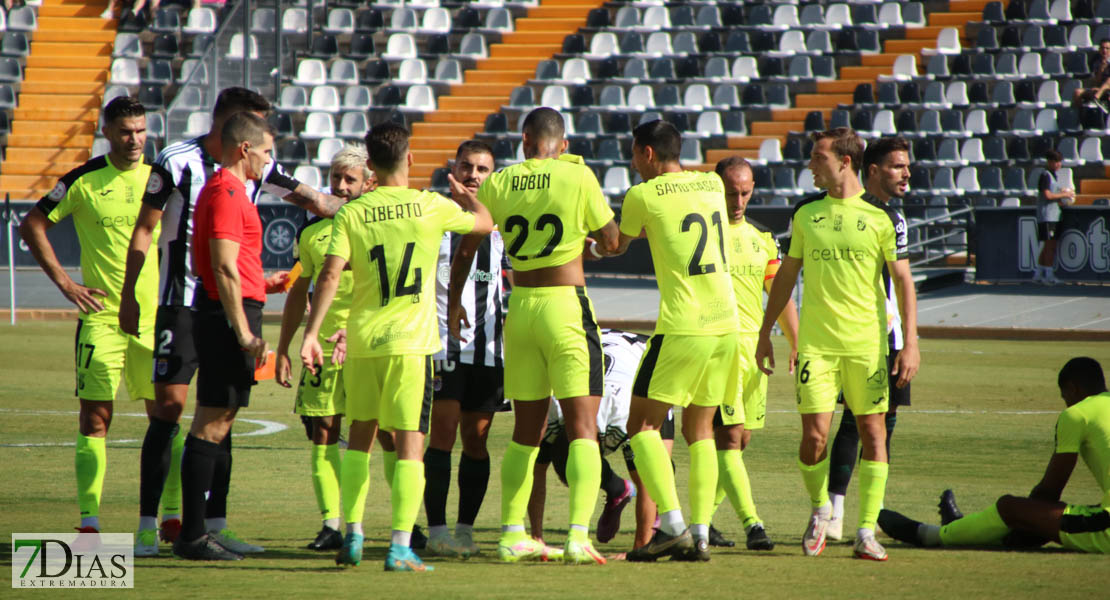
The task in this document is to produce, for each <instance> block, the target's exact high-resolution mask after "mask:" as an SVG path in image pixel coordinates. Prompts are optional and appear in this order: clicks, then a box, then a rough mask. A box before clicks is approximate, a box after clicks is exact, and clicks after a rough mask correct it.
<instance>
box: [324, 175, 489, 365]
mask: <svg viewBox="0 0 1110 600" xmlns="http://www.w3.org/2000/svg"><path fill="white" fill-rule="evenodd" d="M474 223H475V216H474V215H473V214H471V213H468V212H466V211H464V210H463V209H462V208H461V207H459V205H458V204H455V203H454V202H452V201H451V200H448V199H447V198H444V197H443V196H440V195H439V194H436V193H435V192H428V191H419V190H413V189H409V188H403V187H387V186H383V187H379V188H377V189H375V190H374V191H372V192H368V193H366V194H364V195H362V196H360V197H359V198H357V199H355V200H352V201H350V202H348V203H347V204H345V205H343V207H342V208H340V209H339V212H338V213H336V215H335V222H334V225H333V226H332V233H331V246H330V247H329V248H328V254H329V255H332V256H338V257H341V258H343V259H345V260H346V261H347V262H348V263H350V265H351V276H352V279H353V281H354V292H353V293H354V296H353V298H352V300H351V313H350V316H349V317H348V319H347V354H348V356H351V357H354V358H372V357H375V356H399V355H406V354H409V355H411V354H417V355H421V354H434V353H435V352H438V351H439V349H440V342H439V326H438V324H437V321H436V288H435V276H436V262H437V261H438V260H439V243H440V239H441V238H442V237H443V233H444V232H445V231H455V232H458V233H470V232H471V231H473V229H474Z"/></svg>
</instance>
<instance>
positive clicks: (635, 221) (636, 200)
mask: <svg viewBox="0 0 1110 600" xmlns="http://www.w3.org/2000/svg"><path fill="white" fill-rule="evenodd" d="M643 229H644V197H643V194H641V193H640V186H633V187H632V189H630V190H628V193H627V194H625V195H624V203H623V204H622V205H621V233H623V234H624V235H627V236H629V237H639V236H640V232H641V231H643Z"/></svg>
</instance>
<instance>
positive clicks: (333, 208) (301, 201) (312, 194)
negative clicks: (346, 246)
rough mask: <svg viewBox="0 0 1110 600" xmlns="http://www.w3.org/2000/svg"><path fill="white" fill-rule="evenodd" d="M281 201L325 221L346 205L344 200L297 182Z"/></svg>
mask: <svg viewBox="0 0 1110 600" xmlns="http://www.w3.org/2000/svg"><path fill="white" fill-rule="evenodd" d="M294 181H295V180H294ZM282 200H285V201H286V202H288V203H290V204H293V205H295V206H299V207H301V208H303V209H305V210H307V211H308V212H310V213H312V214H314V215H317V216H320V217H324V218H325V219H330V218H332V217H334V216H335V213H337V212H339V207H341V206H343V205H344V204H345V203H346V200H344V199H342V198H340V197H338V196H332V195H331V194H324V193H322V192H320V191H318V190H314V189H312V187H311V186H308V185H305V184H303V183H301V182H299V181H298V182H297V187H295V188H294V189H293V191H292V192H290V193H289V194H287V195H286V196H285V197H284V198H282Z"/></svg>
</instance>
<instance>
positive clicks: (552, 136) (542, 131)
mask: <svg viewBox="0 0 1110 600" xmlns="http://www.w3.org/2000/svg"><path fill="white" fill-rule="evenodd" d="M523 130H524V133H526V134H528V137H531V138H534V139H535V140H536V141H539V140H556V141H557V140H561V139H563V138H564V137H565V136H566V133H567V130H566V122H565V121H563V115H561V114H559V111H557V110H555V109H554V108H548V107H546V106H541V107H539V108H537V109H535V110H533V111H532V112H530V113H528V116H526V117H524V127H523Z"/></svg>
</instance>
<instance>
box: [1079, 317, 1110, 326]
mask: <svg viewBox="0 0 1110 600" xmlns="http://www.w3.org/2000/svg"><path fill="white" fill-rule="evenodd" d="M1103 321H1110V317H1103V318H1101V319H1095V320H1094V321H1087V322H1086V323H1080V324H1078V325H1075V326H1074V327H1073V329H1082V328H1084V327H1086V326H1088V325H1094V324H1095V323H1101V322H1103Z"/></svg>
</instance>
